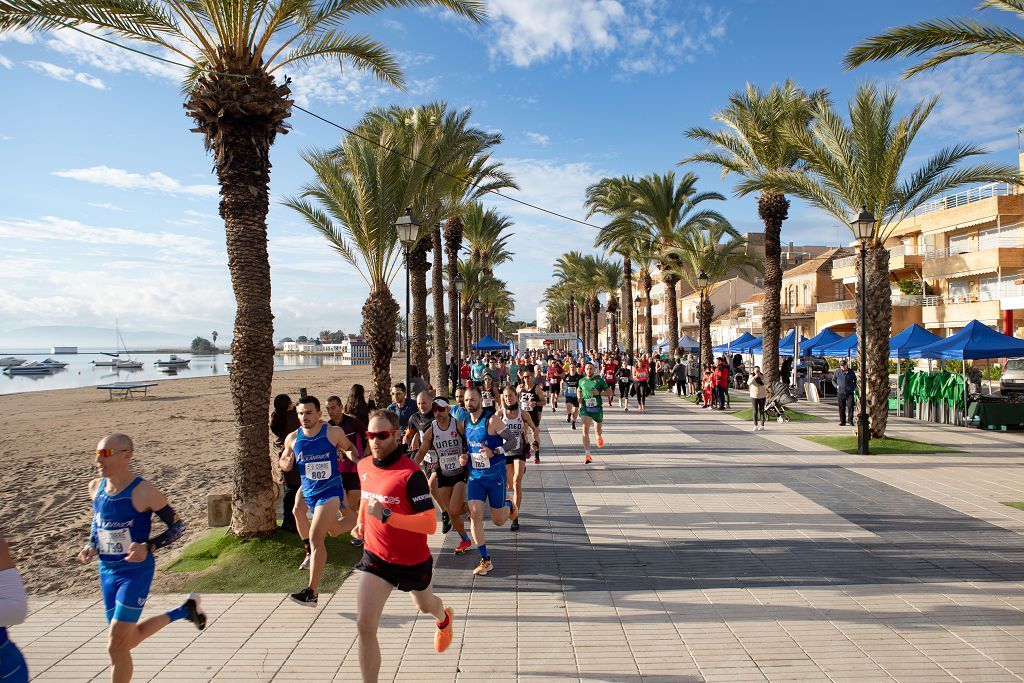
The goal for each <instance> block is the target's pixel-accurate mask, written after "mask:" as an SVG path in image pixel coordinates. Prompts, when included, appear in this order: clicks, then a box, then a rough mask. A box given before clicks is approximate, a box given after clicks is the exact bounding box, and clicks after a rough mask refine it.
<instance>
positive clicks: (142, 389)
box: [96, 382, 160, 401]
mask: <svg viewBox="0 0 1024 683" xmlns="http://www.w3.org/2000/svg"><path fill="white" fill-rule="evenodd" d="M156 386H160V384H159V383H158V382H148V383H147V382H116V383H114V384H104V385H101V386H98V387H96V388H97V389H106V390H107V391H109V392H110V400H111V401H113V400H114V397H115V396H116V397H117V398H135V397H136V396H141V397H142V398H146V393H147V391H148V390H149V387H156Z"/></svg>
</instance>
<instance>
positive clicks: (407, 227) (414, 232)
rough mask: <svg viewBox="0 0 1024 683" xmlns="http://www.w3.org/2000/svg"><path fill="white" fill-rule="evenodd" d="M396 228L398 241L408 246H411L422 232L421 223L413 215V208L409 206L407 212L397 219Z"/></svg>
mask: <svg viewBox="0 0 1024 683" xmlns="http://www.w3.org/2000/svg"><path fill="white" fill-rule="evenodd" d="M395 230H396V231H397V232H398V241H399V242H401V243H402V244H404V245H405V246H407V247H411V246H412V245H413V243H414V242H416V238H417V237H419V234H420V224H419V223H418V222H416V217H415V216H413V215H412V208H411V207H410V208H407V209H406V210H405V213H404V214H402V215H401V216H399V217H398V220H397V221H395Z"/></svg>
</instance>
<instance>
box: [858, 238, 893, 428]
mask: <svg viewBox="0 0 1024 683" xmlns="http://www.w3.org/2000/svg"><path fill="white" fill-rule="evenodd" d="M866 266H867V272H866V275H867V278H868V281H867V288H866V290H865V293H866V294H867V304H868V315H867V320H866V322H867V337H865V339H867V343H868V344H867V366H866V367H867V381H868V392H867V396H868V417H869V419H870V424H871V438H873V439H880V438H882V437H883V436H885V428H886V425H887V423H888V419H889V335H890V334H891V333H892V291H891V285H890V283H889V251H888V250H887V249H885V248H884V247H883V246H882V245H879V244H875V245H871V246H869V247H868V250H867V263H866ZM859 267H860V265H859V263H858V268H859ZM858 272H859V271H858ZM857 301H858V306H859V305H860V297H857ZM857 319H858V321H859V320H860V315H859V311H858V316H857ZM857 334H862V332H861V331H860V330H859V329H858V330H857Z"/></svg>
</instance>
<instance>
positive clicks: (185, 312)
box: [0, 0, 1024, 347]
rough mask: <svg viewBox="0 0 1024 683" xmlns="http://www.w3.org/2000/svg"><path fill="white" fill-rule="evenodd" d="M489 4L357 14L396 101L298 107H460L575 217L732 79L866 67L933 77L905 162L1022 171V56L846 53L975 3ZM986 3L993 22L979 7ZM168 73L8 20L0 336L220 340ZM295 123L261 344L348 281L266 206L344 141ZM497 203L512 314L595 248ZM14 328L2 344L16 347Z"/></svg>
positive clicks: (802, 222)
mask: <svg viewBox="0 0 1024 683" xmlns="http://www.w3.org/2000/svg"><path fill="white" fill-rule="evenodd" d="M489 5H490V10H491V15H492V19H491V21H490V22H489V24H488V25H486V26H484V27H475V26H470V25H468V24H467V23H466V22H464V21H461V20H458V19H455V18H451V17H446V16H443V15H441V14H440V13H438V12H432V11H415V10H405V11H395V12H389V13H387V14H386V15H382V16H379V17H375V18H373V19H364V20H361V21H360V22H359V23H358V24H357V25H354V28H358V29H360V30H365V31H367V32H369V33H370V34H372V35H374V36H375V37H377V38H378V39H380V40H382V41H384V42H385V43H386V44H387V45H388V46H389V47H391V48H392V49H393V50H394V51H395V52H396V53H397V54H398V55H399V56H400V58H401V60H402V63H403V64H404V65H405V68H406V74H407V77H408V80H409V90H408V92H405V93H401V92H396V91H394V90H392V89H390V88H388V87H386V86H383V85H381V84H380V83H378V82H375V81H374V80H373V79H372V78H371V77H370V76H369V75H367V74H363V73H360V72H357V71H354V70H346V71H345V72H344V73H339V72H338V71H337V69H336V67H333V66H329V65H326V64H317V65H312V66H308V67H304V68H301V69H294V70H291V71H289V72H288V74H289V75H290V76H292V78H293V79H294V84H293V87H292V89H293V92H294V94H295V96H296V99H297V102H298V103H299V104H301V105H302V106H305V107H308V108H310V109H312V110H314V111H316V112H317V113H319V114H321V115H323V116H325V117H327V118H330V119H332V120H334V121H337V122H339V123H341V124H343V125H351V124H353V123H355V122H356V121H357V120H358V119H359V117H360V115H361V114H362V113H363V112H364V111H365V110H366V109H368V108H370V107H373V106H382V105H388V104H392V103H398V104H403V105H413V104H418V103H424V102H429V101H433V100H439V99H443V100H446V101H447V102H448V103H449V105H451V106H453V107H471V108H472V109H473V118H474V120H475V121H476V122H477V123H478V124H479V125H480V126H481V127H483V128H487V129H491V130H500V131H501V132H502V134H503V135H504V137H505V142H504V143H503V144H502V145H501V146H500V148H499V149H498V150H497V151H496V154H495V156H496V157H497V158H499V159H500V160H501V161H503V162H504V163H505V164H506V166H507V167H508V168H509V169H510V170H511V171H512V172H513V173H514V174H515V176H516V178H517V180H518V181H519V183H520V185H521V186H522V190H521V191H520V192H519V193H517V196H518V197H520V198H522V199H524V200H526V201H529V202H532V203H535V204H540V205H543V206H546V207H549V208H551V209H553V210H556V211H559V212H562V213H566V214H569V215H573V216H579V217H581V218H582V216H583V210H582V206H581V202H582V198H583V190H584V188H585V187H586V186H587V185H588V184H589V183H591V182H594V181H596V180H598V179H599V178H601V177H603V176H606V175H619V174H623V173H631V174H644V173H649V172H652V171H659V172H664V171H667V170H669V169H672V168H676V164H677V162H678V161H679V159H681V158H682V157H684V156H685V155H687V154H689V153H691V152H693V151H695V150H696V147H695V145H694V144H693V143H691V142H690V141H688V140H686V139H685V138H684V137H683V135H682V132H683V131H684V130H685V129H686V128H688V127H690V126H694V125H710V123H711V122H710V118H709V117H710V115H711V114H712V113H713V112H714V111H715V110H717V109H719V108H721V107H722V106H723V104H724V103H725V102H726V98H727V97H728V95H729V93H731V92H732V91H734V90H737V89H739V88H742V87H743V86H744V84H745V83H746V82H747V81H752V82H754V83H757V84H759V85H761V86H764V87H767V86H769V85H770V84H771V83H773V82H779V81H782V80H784V79H785V78H787V77H791V78H793V79H795V80H796V81H797V82H798V83H799V84H800V85H802V86H803V87H805V88H808V89H811V88H820V87H826V88H828V89H830V90H831V92H832V95H833V98H834V99H835V100H836V102H838V103H845V101H846V100H847V99H848V97H849V95H850V93H851V92H852V90H853V88H854V87H856V85H857V84H858V83H860V82H864V81H867V80H877V81H880V82H888V83H894V84H898V85H899V87H900V90H901V96H902V97H903V99H904V101H905V102H907V103H913V102H916V101H917V100H919V99H921V98H923V97H926V96H931V95H933V94H940V93H942V92H943V91H944V90H948V93H947V95H946V97H944V98H943V100H942V102H941V103H940V104H939V106H938V108H937V109H936V111H935V113H934V114H933V116H932V121H931V122H930V124H929V125H928V127H927V128H926V129H925V130H924V131H923V133H922V134H921V135H920V136H919V139H918V144H917V147H916V149H915V150H914V152H915V154H916V155H917V156H916V157H915V159H916V161H917V162H918V163H920V161H921V160H923V159H924V158H925V157H926V156H927V155H928V154H929V153H931V152H933V151H934V150H936V149H938V148H939V147H941V146H943V145H948V144H951V143H954V142H974V143H981V144H984V145H985V146H987V147H988V149H989V150H990V151H991V152H992V155H991V157H990V158H991V159H993V160H998V161H1002V162H1005V163H1016V145H1017V142H1016V132H1015V131H1016V128H1017V127H1018V126H1019V125H1021V123H1022V120H1021V118H1022V117H1020V115H1019V114H1018V113H1017V112H1019V111H1021V105H1022V104H1024V102H1022V99H1024V96H1022V95H1021V93H1020V89H1019V88H1017V87H1015V86H1013V85H1011V87H1009V88H1007V87H1006V84H1015V83H1019V82H1021V77H1022V76H1024V60H1020V59H1016V60H1015V59H1013V58H993V59H989V60H961V61H960V62H956V63H953V64H951V65H949V66H947V67H943V68H941V69H939V70H937V71H934V72H932V73H930V74H927V75H925V76H921V77H917V78H915V79H912V80H911V81H909V82H898V75H899V73H900V71H901V69H900V65H899V64H898V63H888V64H881V65H871V66H868V67H864V68H862V69H858V70H857V71H855V72H852V73H847V72H843V71H842V70H841V68H840V62H841V58H842V56H843V54H844V53H845V51H846V50H847V49H848V48H849V47H850V46H851V45H853V44H855V43H856V42H857V41H858V40H860V39H861V38H863V37H865V36H867V35H870V34H871V33H873V32H877V31H879V30H882V29H885V28H887V27H889V26H894V25H897V24H902V23H907V22H911V21H915V20H920V19H924V18H929V17H933V16H943V15H946V16H952V15H961V16H963V15H967V16H971V15H973V16H975V17H978V16H979V14H978V13H977V12H976V11H975V10H974V5H975V3H974V2H973V1H970V2H967V1H954V0H941V1H939V0H933V1H932V2H928V3H924V2H891V1H890V2H881V1H878V0H868V1H866V2H859V3H833V2H829V3H823V2H814V1H804V0H788V1H786V2H782V1H779V2H753V1H742V0H736V1H732V2H715V3H703V2H688V1H687V0H489ZM981 17H982V18H984V19H986V20H988V21H997V22H1001V23H1005V22H1006V21H1007V19H1006V18H1005V17H1004V15H1003V14H1002V13H999V12H995V11H991V10H990V11H987V12H985V13H983V14H982V15H981ZM1007 25H1010V24H1007ZM1016 28H1019V26H1016ZM179 87H180V74H178V72H177V71H176V69H175V67H170V66H168V65H164V64H161V63H159V62H156V61H153V60H148V59H146V58H143V57H139V56H136V55H133V54H131V53H128V52H125V51H119V50H117V49H116V48H112V47H110V46H107V45H104V44H103V43H100V42H99V41H95V40H92V39H90V38H87V37H85V36H81V35H79V34H75V33H73V32H69V31H61V32H59V33H57V34H49V35H34V36H27V35H24V34H8V35H0V97H2V98H3V101H4V107H2V108H0V158H2V159H4V162H5V163H4V164H3V165H2V167H0V187H3V198H2V201H0V257H2V259H3V263H4V267H3V268H2V269H0V329H3V330H7V331H9V330H12V329H15V328H21V327H28V326H34V325H51V324H64V325H67V324H70V325H97V326H110V325H111V324H112V321H113V319H114V318H115V317H116V318H119V319H120V321H121V326H122V329H123V330H124V331H125V332H126V336H128V335H130V333H131V331H132V330H154V331H160V332H173V333H180V334H181V335H182V338H183V339H191V337H192V336H194V335H195V334H200V333H206V332H207V331H208V330H210V329H218V330H219V331H220V333H221V335H222V337H228V336H229V335H230V329H231V326H232V320H233V315H234V303H233V297H232V294H231V290H230V286H229V282H228V276H227V267H226V255H225V251H224V241H223V229H222V226H221V224H220V222H219V219H218V217H217V191H216V185H215V183H216V181H215V178H214V176H213V175H212V173H211V167H212V163H211V159H210V158H209V156H208V155H207V154H206V153H205V152H204V150H203V146H202V140H201V138H200V137H199V136H198V135H195V134H192V133H190V132H189V128H190V122H189V120H188V119H187V118H186V117H185V115H184V112H183V110H182V106H181V105H182V96H181V95H180V93H179ZM953 93H956V97H953V96H952V94H953ZM290 123H291V125H292V127H293V130H292V131H291V133H289V134H288V135H286V136H283V137H279V138H278V142H277V144H276V145H275V146H274V148H273V150H272V153H271V159H272V162H273V166H274V167H273V172H272V181H271V192H272V195H273V197H274V200H275V203H274V206H273V208H272V209H271V213H270V219H269V225H270V253H271V262H272V268H273V287H274V313H275V316H276V320H275V337H277V338H279V337H282V336H285V335H291V336H295V335H298V334H303V333H313V332H315V331H317V330H319V329H323V328H331V329H337V328H341V329H344V330H346V331H355V330H356V329H358V325H359V310H360V308H361V306H362V304H363V300H364V299H365V296H366V287H365V285H364V284H363V281H362V279H361V278H359V277H358V275H357V274H356V273H355V272H354V271H353V270H352V269H351V268H350V267H349V266H347V265H346V264H345V263H344V262H342V260H341V258H340V257H338V256H336V255H334V254H333V253H332V252H331V251H330V250H329V249H328V248H327V247H326V245H325V243H324V242H323V240H322V239H321V238H319V237H318V236H316V235H315V234H314V233H313V232H312V230H311V229H310V228H308V227H306V226H305V225H304V224H303V223H302V221H300V220H299V219H298V218H297V216H296V215H295V214H294V213H292V212H291V211H290V210H289V209H286V208H284V207H282V206H280V204H279V200H280V198H282V197H283V196H286V195H289V194H292V193H294V192H295V191H296V190H297V189H298V188H299V186H300V185H301V184H302V183H304V182H306V181H308V180H309V178H310V174H309V172H308V170H307V168H306V166H305V165H304V163H303V162H302V161H301V159H300V158H299V154H300V152H301V151H302V150H304V149H308V148H310V147H322V146H329V145H332V144H335V143H336V142H337V140H338V136H337V133H338V131H337V130H336V129H333V128H330V127H328V126H326V125H324V124H323V123H320V122H317V121H315V120H313V119H311V118H309V117H308V116H306V115H305V114H303V113H301V112H298V111H296V112H295V113H294V115H293V117H292V119H291V121H290ZM692 170H695V171H696V172H697V173H698V174H699V175H700V176H701V178H702V184H701V186H702V187H703V188H706V189H709V190H710V189H714V190H719V191H722V192H723V193H725V194H727V195H728V196H729V197H730V199H729V200H728V201H727V202H725V203H724V206H722V207H721V209H722V210H723V212H724V213H725V214H726V215H727V216H728V217H729V218H730V219H731V220H732V221H733V223H734V224H735V225H736V226H737V227H738V228H739V229H740V230H741V231H748V230H749V231H753V230H759V229H760V228H759V224H758V222H757V219H756V210H755V207H754V203H753V201H752V200H736V199H733V198H732V194H731V190H732V183H733V181H732V179H729V180H727V181H724V182H723V181H722V180H721V179H720V177H719V175H718V173H717V172H716V171H715V170H714V169H712V168H710V167H700V166H698V167H694V168H693V169H692ZM493 203H494V204H495V205H496V206H497V207H499V208H500V209H501V210H502V211H505V212H506V213H508V214H509V215H511V216H512V217H513V219H514V220H515V223H516V225H515V228H514V232H515V237H514V238H513V240H512V249H513V251H514V252H516V258H515V260H514V262H513V263H511V264H507V265H504V266H502V267H501V268H499V270H498V275H499V276H500V277H503V278H504V279H506V280H507V281H508V282H509V283H510V286H511V288H512V289H513V291H514V292H515V293H516V295H517V304H518V308H517V313H518V315H519V317H521V318H524V319H527V320H531V319H533V317H534V309H535V307H536V306H537V304H538V300H539V298H540V294H541V292H542V291H543V289H544V288H545V287H546V286H548V285H549V284H550V282H551V264H552V262H553V261H554V260H555V258H557V256H558V255H559V254H561V253H562V252H563V251H566V250H569V249H588V248H590V247H591V245H592V240H593V232H594V231H592V230H590V229H588V228H586V227H583V226H579V225H575V224H572V223H568V222H565V221H561V220H558V219H556V218H552V217H549V216H545V215H543V214H538V213H536V212H534V211H531V210H529V209H526V208H523V207H519V206H517V205H515V204H512V203H510V202H506V201H503V200H501V199H495V200H494V202H493ZM842 237H843V233H842V232H841V231H840V229H839V228H838V226H837V225H836V224H835V222H834V221H832V220H831V219H829V218H827V217H824V216H821V215H819V214H816V213H814V212H813V211H811V210H810V209H808V208H806V207H805V206H803V205H801V204H799V203H798V202H794V205H793V207H792V209H791V211H790V220H789V221H788V222H787V223H786V225H785V226H784V228H783V239H784V240H787V241H789V240H792V241H795V242H797V243H801V242H804V243H815V244H821V243H828V244H832V243H835V242H836V240H837V239H838V238H842ZM401 285H402V282H401V281H399V282H396V295H398V294H399V293H400V287H401ZM399 300H401V298H400V299H399ZM9 334H10V332H5V333H4V335H2V336H3V337H6V338H4V340H3V342H4V343H0V347H4V346H14V345H17V343H18V342H17V339H14V338H10V337H8V335H9ZM138 341H139V342H141V341H143V340H138ZM68 343H71V342H70V340H69V341H68Z"/></svg>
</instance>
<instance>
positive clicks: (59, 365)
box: [22, 358, 68, 370]
mask: <svg viewBox="0 0 1024 683" xmlns="http://www.w3.org/2000/svg"><path fill="white" fill-rule="evenodd" d="M39 364H40V365H46V366H48V367H50V368H52V369H54V370H60V369H61V368H66V367H67V366H68V364H67V363H62V362H60V361H59V360H54V359H52V358H47V359H45V360H41V361H39ZM25 365H28V363H26V364H25ZM22 367H24V366H22Z"/></svg>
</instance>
